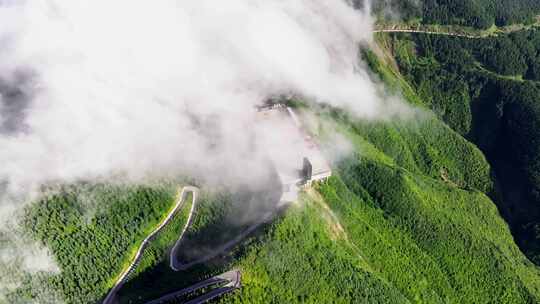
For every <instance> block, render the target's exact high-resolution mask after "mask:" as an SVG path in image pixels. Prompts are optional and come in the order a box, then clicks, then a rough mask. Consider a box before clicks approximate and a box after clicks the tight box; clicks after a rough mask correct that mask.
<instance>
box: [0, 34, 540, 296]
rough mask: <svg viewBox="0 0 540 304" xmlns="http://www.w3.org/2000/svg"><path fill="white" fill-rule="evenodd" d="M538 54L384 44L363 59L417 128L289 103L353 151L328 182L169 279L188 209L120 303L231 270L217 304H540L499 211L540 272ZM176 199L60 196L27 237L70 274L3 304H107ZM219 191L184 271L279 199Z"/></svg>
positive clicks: (107, 189)
mask: <svg viewBox="0 0 540 304" xmlns="http://www.w3.org/2000/svg"><path fill="white" fill-rule="evenodd" d="M536 39H540V38H538V33H537V32H536V31H527V32H518V33H515V34H512V35H509V36H501V37H498V38H493V39H491V38H490V39H486V40H483V39H482V40H476V39H475V40H467V39H461V38H455V37H444V36H443V37H439V36H426V35H413V36H411V35H388V36H381V37H380V41H379V42H380V44H381V46H382V47H383V50H387V51H390V52H391V53H392V54H393V55H394V58H393V59H395V61H392V60H390V59H389V60H388V62H386V63H383V62H381V61H380V60H379V58H377V57H376V56H375V55H374V54H373V53H372V52H370V51H364V52H363V55H364V58H365V59H366V61H367V63H368V65H369V67H370V68H371V69H372V70H373V71H374V72H375V74H377V75H378V77H379V78H381V79H382V80H383V81H384V82H385V84H386V85H387V87H388V88H390V89H392V90H395V91H396V92H398V91H399V92H401V93H402V94H403V96H404V97H405V99H406V100H407V101H408V102H409V103H411V104H413V105H416V106H418V107H419V108H420V109H421V110H419V111H418V113H419V114H418V116H417V117H413V119H404V120H401V119H395V120H393V121H385V122H362V121H358V120H356V119H355V118H353V117H350V116H349V115H348V114H347V113H345V112H343V111H341V110H339V109H334V108H330V107H314V106H309V107H308V106H306V105H305V104H303V103H301V102H298V103H295V106H297V107H298V111H299V112H303V113H304V114H305V115H312V116H313V118H314V119H309V121H310V124H309V129H310V132H311V133H312V134H313V135H315V136H317V137H318V138H319V139H321V141H322V142H325V140H326V139H328V138H332V137H333V136H334V134H336V133H339V134H342V135H343V136H345V137H346V138H348V139H349V141H350V142H351V143H352V146H353V149H352V150H353V151H354V152H353V153H351V154H350V155H348V156H347V157H346V158H344V159H341V160H340V161H337V162H336V163H335V164H334V172H335V174H334V176H333V177H332V178H331V179H330V180H329V181H328V182H327V183H323V184H319V185H316V186H315V188H314V189H311V190H308V191H306V192H305V193H303V194H302V196H301V199H300V201H299V203H298V204H296V205H293V206H292V207H291V208H290V209H289V210H288V211H287V212H285V213H284V214H283V216H281V217H279V218H277V219H276V221H275V222H274V223H273V224H272V225H271V227H262V228H261V229H260V230H258V231H257V233H255V234H254V235H252V238H250V239H248V240H247V241H245V242H244V243H243V244H242V245H241V246H239V247H237V248H236V250H235V251H234V252H233V253H231V254H228V255H226V256H225V257H218V258H216V259H214V260H212V261H209V263H206V264H204V265H198V266H196V267H194V268H192V269H190V270H188V271H185V272H174V271H172V270H171V269H170V267H169V261H168V257H167V253H168V250H169V248H170V247H171V246H172V244H174V242H175V241H176V238H177V236H178V235H177V233H178V232H179V231H180V230H181V227H182V226H183V225H184V224H185V222H186V218H187V211H188V210H189V208H190V204H191V201H190V202H189V203H188V204H186V205H185V206H184V208H183V209H182V210H181V211H180V212H179V213H178V214H176V216H175V218H174V219H173V221H172V222H171V224H170V225H169V226H168V227H167V228H165V229H164V230H163V231H162V232H161V233H160V234H159V235H158V236H157V237H156V238H155V239H154V240H153V242H152V243H151V244H150V245H149V246H148V248H147V250H146V251H145V254H144V256H143V259H142V261H141V263H140V264H139V265H138V268H137V270H136V271H135V273H134V274H133V275H132V276H131V277H130V281H129V282H128V283H127V284H126V285H125V286H124V288H123V289H122V290H121V291H120V300H121V302H122V303H140V302H144V301H145V300H148V299H151V298H155V297H158V296H160V295H162V294H164V293H166V292H169V291H173V290H176V289H180V288H182V287H185V286H188V285H190V284H192V283H194V282H197V281H199V280H202V279H204V278H207V277H208V276H210V275H213V274H217V273H220V272H223V271H225V270H229V269H230V268H231V267H240V268H241V269H242V272H243V282H242V284H243V288H242V289H241V290H240V291H238V292H236V293H234V294H230V295H228V296H226V297H224V298H222V299H221V300H220V301H221V302H223V303H306V302H308V303H310V302H311V303H381V302H382V303H413V302H414V303H418V302H425V303H489V302H494V301H495V302H501V303H538V302H540V270H539V269H538V267H537V266H535V265H534V264H532V263H531V262H530V261H529V260H528V259H527V258H526V257H525V256H524V255H523V254H522V252H521V251H520V250H519V249H518V247H517V246H516V244H515V243H514V240H513V238H512V234H511V233H510V231H509V229H508V227H507V225H506V223H505V222H504V221H503V220H502V218H501V217H500V216H499V210H498V209H497V208H496V205H495V204H494V202H493V201H495V202H496V203H497V204H498V206H499V208H500V211H501V212H503V214H504V215H505V216H506V218H507V219H508V220H509V221H510V223H511V225H512V226H511V227H512V230H513V232H514V235H515V236H517V237H518V241H519V245H521V247H522V248H523V249H524V251H525V253H526V254H527V255H528V256H529V258H530V259H531V260H533V261H535V262H536V263H540V255H539V252H540V245H539V244H540V232H539V231H540V221H539V220H538V219H539V218H540V203H539V202H540V186H539V185H540V176H539V174H540V138H539V137H538V134H540V132H539V129H538V128H540V107H539V103H538V100H539V98H538V97H539V96H540V89H539V87H538V84H537V82H536V81H538V78H537V76H535V75H536V74H535V72H534V69H535V68H534V63H535V62H537V61H538V60H537V58H538V54H539V49H538V43H537V42H535V41H538V40H536ZM518 43H519V45H520V47H514V48H513V49H509V48H510V46H511V45H516V44H518ZM489 52H492V55H493V56H488V55H486V54H489ZM500 52H504V55H500V54H499V53H500ZM394 65H395V67H397V69H396V68H394ZM402 75H404V77H403V76H402ZM467 139H468V140H470V141H468V140H467ZM329 142H332V141H329ZM471 142H474V143H475V144H476V146H475V145H474V144H473V143H471ZM477 147H479V148H480V149H481V150H482V151H484V153H485V154H486V156H487V158H488V160H489V161H490V162H491V164H492V166H490V164H489V163H488V161H487V160H486V158H485V157H484V154H483V153H482V152H481V150H480V149H478V148H477ZM326 148H331V147H326ZM493 171H494V172H493ZM502 173H504V174H502ZM178 184H179V182H176V183H172V182H171V183H165V184H156V185H153V186H142V185H131V186H121V185H104V184H87V185H73V186H66V187H65V188H64V189H61V191H57V192H55V193H54V194H51V195H49V196H47V197H45V198H43V199H42V200H41V201H39V202H37V203H36V204H34V205H32V206H31V207H30V208H28V210H27V214H26V217H25V219H26V220H25V224H26V227H27V228H28V230H29V231H30V232H31V233H32V235H33V237H34V238H36V239H38V240H40V241H41V242H43V243H44V244H46V245H47V246H48V247H49V248H50V249H51V251H52V252H53V254H54V257H55V259H56V260H57V261H58V264H59V266H60V268H61V270H62V272H61V273H60V274H57V275H47V274H45V273H40V274H37V275H34V276H30V275H29V276H27V278H26V282H25V284H23V285H22V286H21V287H20V288H19V289H18V291H17V292H16V293H14V294H12V295H11V296H12V299H10V302H13V303H17V302H21V303H24V302H29V301H30V300H36V299H40V298H38V297H39V296H40V295H39V294H38V292H42V291H38V290H37V289H35V287H36V286H39V285H46V286H48V287H49V288H50V289H51V290H54V291H55V292H58V293H59V295H60V296H59V297H60V298H62V299H63V300H65V302H66V303H98V302H99V300H100V299H101V298H102V297H103V296H104V295H105V293H106V292H107V291H108V289H109V288H110V287H111V286H112V284H113V282H114V280H115V278H116V276H117V275H118V274H119V273H120V271H121V270H122V269H123V268H124V267H125V266H126V264H127V262H128V261H129V260H130V259H131V257H132V255H133V252H134V250H135V249H136V248H137V246H138V245H139V243H140V241H141V240H142V239H143V238H144V237H145V236H146V235H147V234H148V233H149V232H150V231H151V230H153V228H154V227H155V226H156V224H157V223H159V221H160V220H161V219H162V218H163V216H164V215H165V214H167V212H168V211H169V210H170V208H171V206H172V205H173V204H174V199H175V194H176V190H177V186H178ZM212 190H213V191H208V192H206V193H205V194H203V195H202V196H201V198H200V202H199V203H200V205H199V207H198V209H197V210H198V211H197V212H196V220H195V222H194V225H193V226H192V227H191V228H190V230H189V231H188V234H187V235H186V242H185V243H184V244H183V253H182V258H185V259H186V260H190V259H194V258H195V257H196V256H199V254H200V253H201V252H203V253H207V252H209V251H211V250H212V249H213V248H216V247H219V245H220V244H223V243H224V242H226V241H227V240H230V239H231V238H232V237H233V236H234V235H235V234H237V233H239V232H240V231H242V230H243V229H245V227H246V225H249V224H250V223H252V222H254V221H255V222H256V221H257V220H258V219H260V217H261V216H262V215H264V212H262V213H261V212H260V211H261V210H263V211H266V210H273V208H275V202H276V199H277V198H276V197H275V193H276V192H275V191H274V190H275V189H274V188H273V184H272V187H270V189H268V188H267V187H262V188H255V189H245V188H237V189H228V190H226V191H223V189H212ZM188 199H189V198H188ZM92 210H93V212H92ZM246 216H247V217H246ZM0 242H3V239H2V236H0ZM192 253H196V254H192ZM2 270H3V269H2ZM6 271H8V270H6ZM0 282H1V281H0ZM42 302H43V301H42Z"/></svg>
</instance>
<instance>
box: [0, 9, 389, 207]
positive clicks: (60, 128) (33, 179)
mask: <svg viewBox="0 0 540 304" xmlns="http://www.w3.org/2000/svg"><path fill="white" fill-rule="evenodd" d="M371 29H372V20H371V18H370V17H369V16H368V14H367V13H363V12H360V11H355V10H353V9H352V8H351V7H350V6H349V5H348V4H346V2H345V1H340V0H273V1H269V0H228V1H215V0H197V1H187V0H185V1H181V0H154V1H147V0H145V1H142V0H92V1H87V0H21V1H15V0H0V45H1V46H2V47H1V48H0V92H1V93H2V97H3V98H2V99H1V100H0V103H1V104H2V106H0V109H2V108H3V106H4V105H5V104H6V103H8V101H7V100H8V99H9V98H6V91H5V90H4V91H3V92H2V91H1V88H2V86H1V85H2V83H4V84H6V86H7V87H18V89H19V90H20V91H21V92H22V93H23V94H22V95H21V96H22V97H21V96H19V98H26V99H28V100H27V102H26V103H25V104H24V107H23V108H21V109H17V111H16V113H17V115H19V117H17V122H18V126H19V129H17V128H15V129H14V130H9V132H4V133H0V146H1V147H2V149H0V163H2V166H1V167H0V180H3V181H7V182H8V183H7V185H8V188H7V192H8V193H9V194H10V195H11V194H17V193H27V192H28V191H30V190H31V189H34V188H35V187H36V186H38V185H40V184H42V183H45V182H48V181H64V182H70V181H74V180H77V179H81V178H92V177H101V176H107V175H109V174H111V173H118V172H122V173H124V174H127V175H129V176H130V177H132V178H140V177H144V176H146V175H147V174H174V173H180V172H183V173H187V174H202V175H203V176H205V177H208V178H210V177H211V178H213V179H216V180H227V179H242V178H245V179H246V180H253V179H256V177H257V174H258V173H259V172H257V167H256V162H255V161H256V159H257V157H258V156H261V155H262V154H263V153H271V152H272V150H275V149H284V148H286V147H282V146H279V147H252V145H251V143H250V140H249V132H248V131H249V130H250V125H252V124H253V123H254V117H253V111H254V107H255V106H256V105H258V104H260V103H261V102H263V101H264V100H265V99H267V98H268V97H270V96H273V95H276V94H282V93H294V94H298V95H300V96H303V97H305V98H309V99H310V100H312V101H314V102H328V103H332V104H334V105H336V106H341V107H345V108H348V109H350V110H351V111H353V112H354V113H355V114H356V115H357V116H358V117H363V118H370V119H372V118H377V117H380V116H381V115H383V114H384V113H385V112H387V109H386V107H387V105H385V103H384V102H381V101H380V99H379V98H378V93H377V86H376V85H375V84H374V83H373V82H372V81H371V80H370V79H369V77H368V75H367V72H366V71H364V70H362V69H360V68H359V67H358V65H357V51H358V50H357V45H358V43H361V42H368V41H370V39H371ZM21 75H22V76H21ZM21 77H22V79H24V82H21V81H19V79H21ZM9 115H12V114H10V112H8V111H2V110H0V122H3V121H7V120H8V119H9V118H10V117H8V116H9ZM16 126H17V124H16ZM261 142H263V141H261ZM253 149H255V151H253ZM261 151H262V152H261ZM258 152H261V153H258ZM246 175H247V176H246ZM10 195H8V196H4V199H0V213H4V215H5V214H6V212H7V211H6V210H7V209H6V208H7V207H6V206H7V204H8V201H12V200H11V199H9V200H8V199H6V197H11V196H10ZM2 205H3V207H2Z"/></svg>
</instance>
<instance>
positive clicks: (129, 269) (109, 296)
mask: <svg viewBox="0 0 540 304" xmlns="http://www.w3.org/2000/svg"><path fill="white" fill-rule="evenodd" d="M187 192H191V193H192V194H193V201H192V202H193V203H192V205H191V206H192V207H191V210H190V213H189V219H188V222H187V223H186V225H185V226H184V230H183V231H182V234H181V235H180V238H179V240H180V239H181V238H182V235H183V233H184V232H185V230H186V229H187V227H188V226H189V222H190V220H191V218H192V215H193V211H194V206H195V203H196V201H197V195H198V193H199V189H198V188H196V187H192V186H186V187H183V188H182V191H181V192H180V194H179V196H178V199H177V201H176V205H175V206H174V208H173V209H172V210H171V211H170V212H169V214H168V215H167V217H166V218H165V219H164V220H163V221H162V222H161V224H159V226H158V227H156V228H155V229H154V230H153V231H152V232H151V233H150V234H149V235H148V236H147V237H146V238H145V239H144V240H143V241H142V243H141V245H140V246H139V249H138V250H137V252H136V254H135V257H134V258H133V260H132V261H131V263H130V264H129V266H128V267H127V268H126V269H124V271H123V272H122V273H121V274H120V276H119V277H118V279H117V280H116V283H115V284H114V286H113V288H111V290H110V291H109V293H108V294H107V297H105V300H103V304H112V303H114V300H115V295H116V293H117V292H118V290H119V289H120V288H121V287H122V286H123V285H124V283H125V282H126V278H127V277H128V275H129V274H130V273H131V272H132V271H133V270H134V269H135V267H136V266H137V265H138V263H139V261H140V259H141V257H142V253H143V252H144V249H145V248H146V246H148V243H149V242H150V241H151V240H152V239H153V238H154V237H155V236H156V235H157V234H158V233H159V232H160V231H161V230H162V229H163V228H164V227H165V226H166V225H167V224H168V223H169V222H170V221H171V220H172V219H173V217H174V215H175V214H176V212H177V211H178V210H180V209H181V207H182V206H183V205H184V202H185V198H186V195H187Z"/></svg>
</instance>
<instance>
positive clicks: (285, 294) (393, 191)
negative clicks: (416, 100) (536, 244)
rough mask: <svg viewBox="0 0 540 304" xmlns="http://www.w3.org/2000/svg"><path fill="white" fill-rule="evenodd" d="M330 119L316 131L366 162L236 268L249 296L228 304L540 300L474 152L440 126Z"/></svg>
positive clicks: (342, 166) (534, 273) (533, 272)
mask: <svg viewBox="0 0 540 304" xmlns="http://www.w3.org/2000/svg"><path fill="white" fill-rule="evenodd" d="M372 64H378V63H374V62H372ZM379 68H381V69H382V68H384V67H381V66H379ZM386 72H388V73H390V71H389V70H388V69H386ZM395 81H396V83H398V84H399V83H401V81H400V80H398V79H395ZM409 93H410V92H409ZM322 113H323V114H321V116H320V119H321V120H322V121H323V123H321V124H320V125H319V126H316V127H314V128H313V130H312V131H313V132H314V133H318V134H319V136H320V137H321V138H324V137H325V135H326V134H332V133H334V132H340V133H342V134H344V135H346V136H347V137H348V138H349V139H350V140H351V142H352V143H353V145H354V150H355V151H361V152H358V153H354V155H353V156H351V157H348V158H346V159H344V160H342V161H340V162H338V163H337V164H336V167H335V176H334V177H332V178H331V179H330V181H329V182H328V183H323V184H320V185H319V186H317V187H316V190H317V192H318V193H320V195H319V194H318V193H317V192H315V191H308V192H307V194H306V195H305V196H304V197H303V199H302V200H301V203H300V205H299V206H298V207H297V208H292V210H290V211H289V213H288V214H287V216H286V217H285V218H284V219H283V220H281V221H278V222H276V223H275V225H274V227H273V229H272V230H271V231H270V232H269V233H268V234H267V235H266V236H265V237H264V238H263V239H262V241H261V242H260V244H259V245H258V246H252V248H251V249H250V250H249V252H248V254H247V255H246V256H244V257H243V258H242V259H240V260H239V261H238V265H239V266H240V267H241V268H242V269H243V270H244V276H243V278H244V281H243V284H244V287H243V288H242V290H241V291H240V292H239V293H237V294H233V295H229V296H227V297H226V298H224V299H223V300H222V302H223V303H253V302H256V303H306V302H308V303H310V302H320V303H330V302H331V303H364V302H365V303H370V302H374V303H381V302H382V303H405V302H425V303H488V302H490V301H492V300H494V299H496V300H495V301H499V302H502V303H535V302H538V300H539V299H540V272H539V271H538V269H537V268H536V267H535V266H534V265H533V264H532V263H531V262H529V261H528V260H527V258H526V257H525V256H523V254H522V253H521V252H520V250H519V249H518V248H517V246H516V245H515V244H514V242H513V239H512V235H511V234H510V231H509V230H508V228H507V226H506V223H505V222H504V221H503V220H502V219H501V218H500V216H499V213H498V210H497V208H496V206H495V205H494V204H493V202H492V201H491V200H490V199H489V198H488V196H487V195H486V194H485V193H488V192H491V191H492V190H491V189H492V187H493V186H492V183H491V179H490V172H489V171H490V170H489V165H488V164H487V162H486V160H485V158H484V157H483V156H482V154H481V153H480V151H478V149H476V148H475V147H474V146H473V145H472V144H470V143H468V142H467V141H466V140H464V139H463V138H462V137H460V136H459V135H458V134H456V133H455V132H454V131H452V130H451V129H449V128H448V127H446V126H445V125H444V124H443V123H441V122H440V121H439V120H437V119H435V118H432V119H431V118H427V119H426V120H424V121H423V122H420V123H410V122H399V121H398V122H394V123H388V122H387V123H365V122H358V121H355V120H354V119H351V118H348V117H347V115H345V114H344V113H342V112H340V111H334V110H330V111H323V112H322ZM326 120H328V121H329V123H328V124H325V123H324V121H326ZM335 122H339V123H338V124H337V126H336V125H335Z"/></svg>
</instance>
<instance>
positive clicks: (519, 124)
mask: <svg viewBox="0 0 540 304" xmlns="http://www.w3.org/2000/svg"><path fill="white" fill-rule="evenodd" d="M380 39H381V44H382V45H384V47H385V48H386V49H387V50H389V52H391V53H393V55H394V57H395V60H396V62H397V65H398V66H399V69H400V71H401V72H402V73H403V74H404V75H405V78H406V79H407V81H408V83H410V85H411V86H412V87H414V89H415V90H417V91H418V92H419V94H420V95H421V96H422V100H424V101H425V105H426V106H427V107H429V108H431V109H433V111H435V112H436V113H437V115H438V116H439V117H440V118H441V119H443V120H444V121H445V122H446V123H448V125H450V126H451V127H452V128H453V129H454V130H456V131H457V132H459V133H461V134H462V135H464V136H466V137H467V138H468V139H469V140H470V141H472V142H474V143H475V144H476V145H477V146H478V147H479V148H480V149H482V151H483V152H484V153H485V154H486V156H487V157H488V159H489V161H490V163H491V164H492V166H493V168H494V171H495V173H496V178H497V182H498V185H499V187H498V192H499V194H500V195H492V197H493V198H494V199H495V200H496V202H497V204H498V205H499V208H500V209H501V211H502V212H503V215H504V217H505V218H506V219H507V221H508V222H509V224H510V225H511V227H512V231H513V233H514V235H515V237H516V240H517V242H518V244H519V245H520V246H521V248H522V249H523V251H524V252H525V253H526V254H527V255H528V256H529V258H530V259H532V260H533V261H535V262H536V263H537V264H538V263H540V247H539V246H538V243H539V240H540V234H539V233H538V227H540V207H539V206H540V196H539V195H538V193H540V177H539V175H538V174H539V173H538V172H540V170H539V169H538V168H540V159H539V155H540V144H539V142H538V134H540V123H539V121H540V103H538V99H539V98H540V82H538V79H539V78H538V75H537V74H538V73H537V70H538V69H539V68H538V66H539V65H540V46H539V45H540V44H538V41H540V31H539V30H528V31H520V32H516V33H513V34H510V35H504V36H500V37H497V38H489V39H466V38H457V37H445V36H437V35H421V34H419V35H392V36H381V37H380Z"/></svg>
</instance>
